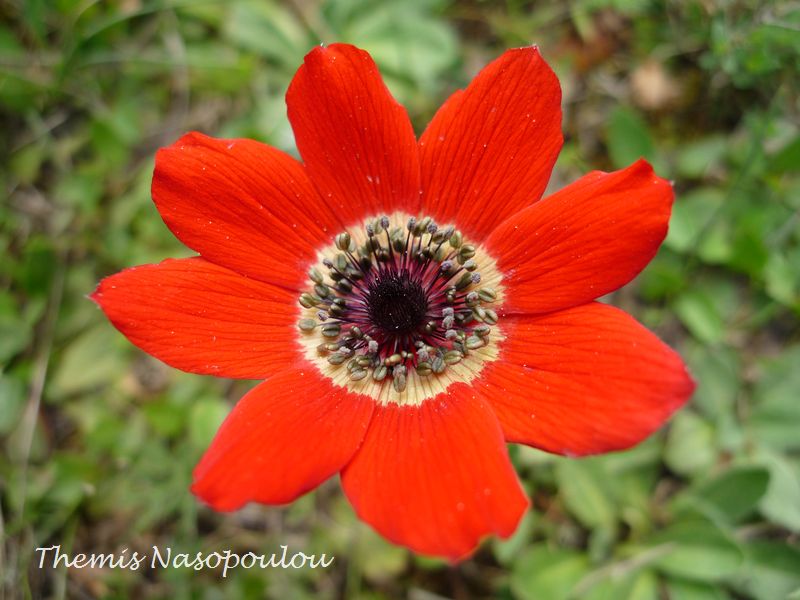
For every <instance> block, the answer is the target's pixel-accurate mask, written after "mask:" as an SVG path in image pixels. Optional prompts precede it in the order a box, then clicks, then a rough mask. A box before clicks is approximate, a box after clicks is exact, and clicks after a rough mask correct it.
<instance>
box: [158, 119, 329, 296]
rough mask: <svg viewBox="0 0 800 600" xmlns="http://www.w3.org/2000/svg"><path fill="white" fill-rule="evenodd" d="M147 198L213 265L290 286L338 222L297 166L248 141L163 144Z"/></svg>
mask: <svg viewBox="0 0 800 600" xmlns="http://www.w3.org/2000/svg"><path fill="white" fill-rule="evenodd" d="M153 200H154V202H155V203H156V206H157V207H158V210H159V212H160V213H161V216H162V217H163V219H164V221H165V222H166V224H167V225H168V226H169V228H170V229H171V230H172V232H173V233H174V234H175V235H176V236H177V237H178V239H180V240H181V241H182V242H183V243H184V244H186V245H187V246H189V247H190V248H192V249H193V250H196V251H197V252H199V253H200V254H201V255H203V256H204V257H205V258H207V259H208V260H210V261H211V262H214V263H217V264H219V265H222V266H225V267H228V268H229V269H233V270H234V271H237V272H239V273H242V274H244V275H247V276H248V277H253V278H255V279H260V280H262V281H268V282H271V283H275V284H276V285H282V286H286V287H289V288H293V289H297V287H298V286H299V285H300V284H301V283H302V282H303V281H304V280H305V279H306V275H305V271H306V266H307V263H309V262H310V261H311V260H313V259H314V258H315V256H316V249H317V247H318V246H320V245H321V244H322V243H325V242H328V241H330V239H331V236H332V235H334V234H335V233H337V231H338V230H339V229H340V227H341V222H340V221H339V220H338V219H337V217H336V215H335V214H334V212H333V211H332V210H331V209H330V208H329V207H328V205H327V204H326V203H323V202H322V201H321V199H320V198H319V196H318V194H317V192H316V190H315V189H314V186H313V185H312V184H311V182H310V180H309V179H308V176H307V175H306V173H305V170H304V169H303V166H302V165H301V164H300V163H298V162H297V161H296V160H294V159H293V158H292V157H290V156H289V155H287V154H284V153H283V152H281V151H280V150H276V149H275V148H272V147H270V146H267V145H264V144H260V143H258V142H254V141H252V140H244V139H241V140H219V139H215V138H210V137H207V136H204V135H202V134H199V133H190V134H188V135H185V136H183V137H182V138H181V139H179V140H178V141H177V142H175V143H174V144H173V145H172V146H169V147H168V148H162V149H161V150H159V151H158V154H157V155H156V169H155V173H154V174H153Z"/></svg>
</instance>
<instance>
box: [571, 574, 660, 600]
mask: <svg viewBox="0 0 800 600" xmlns="http://www.w3.org/2000/svg"><path fill="white" fill-rule="evenodd" d="M592 575H593V574H590V575H589V576H588V577H591V576H592ZM588 577H587V579H588ZM584 581H585V580H584ZM579 587H580V586H579ZM576 597H577V598H581V599H582V600H654V599H655V598H658V578H657V577H656V574H655V573H653V571H648V570H642V571H639V572H634V573H632V574H630V573H626V574H624V575H623V576H620V575H617V574H615V573H614V572H613V571H612V572H611V574H610V575H609V576H608V577H605V578H604V579H603V580H602V581H600V582H599V583H597V584H595V585H594V586H592V587H591V589H589V591H588V592H587V593H586V594H576Z"/></svg>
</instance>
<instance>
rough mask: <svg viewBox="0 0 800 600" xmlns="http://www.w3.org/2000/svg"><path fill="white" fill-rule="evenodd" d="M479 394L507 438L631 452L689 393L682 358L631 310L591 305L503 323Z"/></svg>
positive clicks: (562, 450)
mask: <svg viewBox="0 0 800 600" xmlns="http://www.w3.org/2000/svg"><path fill="white" fill-rule="evenodd" d="M503 323H504V324H505V323H507V324H506V325H504V326H503V332H504V334H505V335H506V339H505V340H504V341H503V343H502V344H503V345H502V347H501V355H500V358H499V359H498V360H497V361H495V362H493V363H490V364H489V365H487V367H486V368H485V370H484V371H483V373H482V375H481V377H480V380H479V382H477V383H476V386H475V387H476V390H477V391H478V393H479V394H480V395H481V396H482V397H484V398H486V399H487V400H489V401H490V402H491V404H492V406H493V408H494V410H495V413H496V414H497V416H498V418H499V419H500V423H501V424H502V426H503V431H504V433H505V436H506V439H507V440H508V441H510V442H521V443H524V444H529V445H531V446H536V447H537V448H542V449H544V450H548V451H550V452H557V453H559V454H568V455H582V454H596V453H600V452H609V451H611V450H620V449H622V448H628V447H629V446H632V445H634V444H636V443H638V442H640V441H642V440H643V439H644V438H646V437H647V436H648V435H650V434H651V433H652V432H653V431H655V430H656V429H658V428H659V427H660V426H661V425H662V424H663V423H664V421H666V420H667V419H668V418H669V416H670V415H671V414H672V413H673V412H674V411H675V410H677V409H678V408H680V407H681V406H682V405H683V404H684V403H685V402H686V401H687V399H688V398H689V396H691V394H692V391H693V390H694V382H693V381H692V379H691V377H690V376H689V374H688V373H687V371H686V367H685V366H684V364H683V361H682V360H681V358H680V356H678V355H677V354H676V353H675V352H674V351H673V350H672V349H670V348H669V347H668V346H667V345H666V344H664V343H663V342H661V341H660V340H659V339H658V338H657V337H656V336H655V335H653V334H652V333H651V332H650V331H648V330H647V329H645V328H644V327H642V325H640V324H639V323H637V322H636V321H635V320H634V319H633V318H631V317H630V316H629V315H628V314H626V313H625V312H623V311H621V310H619V309H617V308H613V307H611V306H607V305H605V304H599V303H592V304H587V305H584V306H578V307H576V308H570V309H568V310H564V311H561V312H557V313H553V314H549V315H542V316H536V317H532V316H524V317H523V316H521V317H515V318H513V319H508V320H505V319H504V320H503Z"/></svg>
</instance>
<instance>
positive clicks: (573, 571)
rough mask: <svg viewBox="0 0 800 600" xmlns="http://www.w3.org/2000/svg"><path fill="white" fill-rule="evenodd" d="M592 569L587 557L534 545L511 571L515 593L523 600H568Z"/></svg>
mask: <svg viewBox="0 0 800 600" xmlns="http://www.w3.org/2000/svg"><path fill="white" fill-rule="evenodd" d="M587 570H588V560H587V558H586V556H584V555H582V554H579V553H577V552H573V551H571V550H564V549H560V548H549V547H547V546H534V547H533V548H531V549H530V550H528V551H527V552H525V553H524V554H522V555H521V556H520V557H519V559H518V560H517V562H516V563H515V564H514V566H513V568H512V571H511V590H512V591H513V593H514V596H515V597H516V598H519V599H520V600H543V599H544V598H546V599H547V600H567V599H568V598H569V597H570V594H571V592H572V589H573V588H574V587H575V584H576V583H577V582H578V581H579V580H580V579H581V577H583V576H584V575H585V574H586V572H587Z"/></svg>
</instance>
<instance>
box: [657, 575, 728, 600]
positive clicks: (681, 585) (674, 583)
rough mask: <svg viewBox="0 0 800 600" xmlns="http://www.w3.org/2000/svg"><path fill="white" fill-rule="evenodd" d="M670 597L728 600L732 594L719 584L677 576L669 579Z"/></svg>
mask: <svg viewBox="0 0 800 600" xmlns="http://www.w3.org/2000/svg"><path fill="white" fill-rule="evenodd" d="M667 589H668V590H669V598H670V599H673V598H674V599H675V600H728V599H729V598H730V597H731V596H730V595H729V594H728V593H727V592H726V591H724V590H723V589H721V588H720V587H718V586H715V585H710V584H707V583H700V582H697V581H686V580H684V579H679V578H675V577H670V578H669V579H667Z"/></svg>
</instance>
